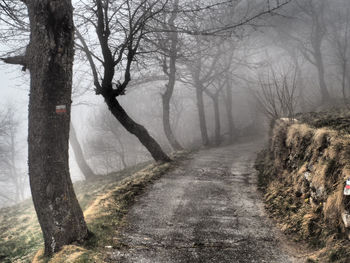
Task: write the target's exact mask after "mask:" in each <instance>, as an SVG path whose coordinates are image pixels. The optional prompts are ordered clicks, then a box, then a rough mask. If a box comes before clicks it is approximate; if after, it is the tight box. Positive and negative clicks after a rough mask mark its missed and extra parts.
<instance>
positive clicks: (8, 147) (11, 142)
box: [0, 106, 26, 204]
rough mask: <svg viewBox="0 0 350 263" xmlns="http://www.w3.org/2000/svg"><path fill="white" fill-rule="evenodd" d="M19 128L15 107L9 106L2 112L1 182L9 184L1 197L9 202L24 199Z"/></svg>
mask: <svg viewBox="0 0 350 263" xmlns="http://www.w3.org/2000/svg"><path fill="white" fill-rule="evenodd" d="M18 129H19V122H18V119H17V116H16V115H15V110H14V107H13V106H8V107H6V109H5V110H4V111H3V112H1V114H0V167H1V173H0V182H2V183H4V184H6V186H7V187H6V190H7V191H4V194H1V193H0V198H2V199H4V200H5V202H4V203H7V204H14V203H18V202H19V201H22V200H23V199H24V190H25V185H26V180H25V179H26V174H25V173H24V172H21V171H20V167H19V165H18V160H19V154H20V150H19V145H18ZM5 192H6V193H5Z"/></svg>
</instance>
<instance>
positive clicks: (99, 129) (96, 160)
mask: <svg viewBox="0 0 350 263" xmlns="http://www.w3.org/2000/svg"><path fill="white" fill-rule="evenodd" d="M94 111H95V116H94V118H91V119H90V121H89V125H90V128H89V130H90V133H89V136H88V137H87V138H86V143H85V145H86V149H87V157H88V158H89V160H90V161H91V162H92V163H93V164H94V167H95V168H96V169H97V170H99V171H100V172H107V173H109V172H111V171H117V170H121V169H124V168H127V167H129V166H131V165H135V164H137V163H139V162H142V161H146V160H148V159H149V158H150V156H148V155H147V152H146V151H145V149H144V147H143V146H142V144H141V143H139V142H138V141H137V140H134V139H133V137H132V135H131V134H130V133H128V132H127V131H126V130H125V129H124V127H123V126H122V125H121V124H120V123H119V122H118V120H116V119H115V117H114V116H113V115H112V114H111V113H110V112H109V111H106V110H105V107H103V108H102V107H101V108H99V109H97V110H94Z"/></svg>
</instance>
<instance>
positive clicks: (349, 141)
mask: <svg viewBox="0 0 350 263" xmlns="http://www.w3.org/2000/svg"><path fill="white" fill-rule="evenodd" d="M300 120H301V121H300ZM349 127H350V125H349V121H348V120H347V118H346V115H345V114H343V115H340V114H335V113H334V112H331V113H313V114H307V115H299V116H298V121H293V122H291V121H289V120H285V119H281V120H278V121H277V122H276V124H275V126H274V128H273V131H272V138H271V139H270V143H269V144H270V145H269V148H268V149H267V150H265V151H264V152H262V153H260V155H259V157H258V159H257V163H256V168H257V169H258V171H259V186H260V188H261V189H262V191H264V194H265V195H264V197H265V201H266V208H267V210H268V211H269V212H270V213H271V214H272V215H273V216H274V217H275V218H276V219H277V221H278V223H279V226H280V228H281V229H282V230H283V231H284V232H285V233H287V234H291V237H293V238H294V239H295V240H296V241H307V242H308V243H309V244H310V246H311V247H313V248H315V249H316V250H317V252H316V253H315V254H314V255H312V256H310V259H309V262H350V251H349V249H348V248H349V246H350V242H349V241H348V239H349V229H348V227H350V198H349V196H345V195H344V188H345V186H346V180H347V179H348V178H350V135H349V133H348V131H349Z"/></svg>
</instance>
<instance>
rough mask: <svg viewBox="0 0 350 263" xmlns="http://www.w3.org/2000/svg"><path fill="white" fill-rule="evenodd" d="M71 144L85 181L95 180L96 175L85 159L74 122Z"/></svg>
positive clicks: (71, 125) (70, 137) (70, 138)
mask: <svg viewBox="0 0 350 263" xmlns="http://www.w3.org/2000/svg"><path fill="white" fill-rule="evenodd" d="M69 142H70V145H71V146H72V149H73V152H74V156H75V160H76V162H77V164H78V166H79V169H80V171H81V172H82V173H83V175H84V177H85V179H86V180H91V179H93V178H96V175H95V173H94V172H93V171H92V169H91V167H90V166H89V164H88V163H87V161H86V159H85V157H84V152H83V149H82V148H81V145H80V142H79V140H78V136H77V133H76V131H75V128H74V126H73V122H71V123H70V132H69Z"/></svg>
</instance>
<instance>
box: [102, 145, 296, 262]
mask: <svg viewBox="0 0 350 263" xmlns="http://www.w3.org/2000/svg"><path fill="white" fill-rule="evenodd" d="M260 148H261V147H260V145H259V144H256V143H242V144H239V145H233V146H230V147H225V148H218V149H212V150H209V151H201V152H199V153H196V154H194V155H193V156H192V158H191V159H190V160H187V161H184V162H183V165H182V166H181V168H177V169H175V170H173V171H171V172H169V173H167V174H166V175H164V176H163V177H162V178H161V179H160V180H159V181H157V182H156V183H155V184H153V185H151V186H149V188H147V189H146V191H145V193H144V194H143V195H141V196H140V197H139V198H138V200H137V201H136V203H135V205H134V207H133V208H132V209H131V211H130V212H129V214H128V215H127V222H128V223H127V226H126V227H125V228H124V230H123V231H122V234H121V236H120V237H119V238H120V244H121V245H120V248H119V249H110V250H109V251H106V253H107V254H108V259H107V260H109V261H110V262H143V263H146V262H150V263H151V262H152V263H156V262H162V263H165V262H192V263H195V262H250V263H251V262H278V263H283V262H301V261H300V259H299V260H298V259H297V258H296V257H293V256H290V255H288V253H287V252H286V251H285V250H286V247H285V246H284V245H283V242H281V240H279V239H278V237H277V236H279V232H278V231H277V230H276V229H275V228H274V227H273V223H272V222H271V221H270V220H269V219H268V218H267V217H266V215H265V213H264V209H263V203H262V201H261V199H260V197H259V194H258V193H257V190H256V176H255V171H254V169H253V163H254V160H255V157H256V152H257V151H258V150H259V149H260ZM282 247H283V248H282ZM107 250H108V249H107Z"/></svg>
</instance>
